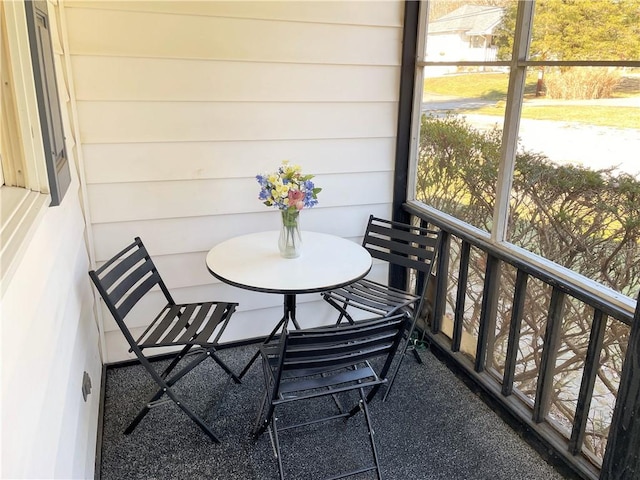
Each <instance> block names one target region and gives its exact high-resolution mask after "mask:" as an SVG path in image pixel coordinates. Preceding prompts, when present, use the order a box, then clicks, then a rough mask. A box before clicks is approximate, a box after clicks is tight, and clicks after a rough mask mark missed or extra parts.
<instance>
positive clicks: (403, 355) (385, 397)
mask: <svg viewBox="0 0 640 480" xmlns="http://www.w3.org/2000/svg"><path fill="white" fill-rule="evenodd" d="M408 346H409V342H408V341H407V343H406V344H405V346H404V348H403V349H402V351H401V352H400V354H399V355H398V356H399V358H398V363H397V364H396V366H395V367H394V369H393V373H392V374H391V376H390V377H389V381H388V382H387V389H386V390H385V392H384V395H383V396H382V401H383V402H386V401H387V397H388V396H389V392H391V387H393V382H395V380H396V375H398V371H399V370H400V366H401V365H402V361H403V360H404V357H405V355H406V353H407V347H408Z"/></svg>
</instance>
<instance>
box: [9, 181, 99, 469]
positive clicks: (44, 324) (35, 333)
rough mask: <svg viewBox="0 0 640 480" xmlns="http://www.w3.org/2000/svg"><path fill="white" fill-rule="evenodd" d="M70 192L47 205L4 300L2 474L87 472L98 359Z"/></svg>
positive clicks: (76, 208) (79, 225)
mask: <svg viewBox="0 0 640 480" xmlns="http://www.w3.org/2000/svg"><path fill="white" fill-rule="evenodd" d="M77 191H78V183H77V182H74V183H73V184H72V185H71V187H70V191H69V192H68V193H67V195H66V197H65V198H64V200H63V202H62V204H61V205H60V206H58V207H55V208H50V209H49V210H48V211H47V213H46V215H45V217H44V219H43V221H42V223H41V224H40V225H39V226H38V229H37V231H36V233H35V235H34V237H33V238H32V240H31V242H30V243H29V246H28V247H27V251H26V253H25V256H24V257H23V259H22V262H21V263H20V265H19V266H18V268H17V270H16V273H15V274H14V276H13V277H12V279H11V283H10V284H9V286H8V288H7V291H6V292H5V294H4V296H3V297H2V301H1V307H0V308H1V311H2V315H1V318H2V460H1V462H2V466H1V470H0V476H1V477H2V478H42V479H44V478H90V477H92V476H93V470H94V461H95V446H96V430H97V422H98V403H99V397H100V394H99V392H100V377H101V361H100V354H99V350H98V340H99V339H98V330H97V328H96V325H95V320H94V315H93V310H92V309H93V296H92V292H91V289H90V287H89V283H88V282H87V271H88V267H89V261H88V256H87V252H86V247H85V243H84V220H83V218H82V213H81V211H80V204H79V200H78V193H77ZM85 370H86V371H87V372H88V373H89V375H90V378H91V382H92V385H93V389H92V393H91V394H90V395H89V397H88V399H87V402H84V401H83V398H82V378H83V372H84V371H85Z"/></svg>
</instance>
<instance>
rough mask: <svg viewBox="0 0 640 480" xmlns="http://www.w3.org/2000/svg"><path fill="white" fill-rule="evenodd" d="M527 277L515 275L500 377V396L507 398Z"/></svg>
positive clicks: (514, 368) (510, 387)
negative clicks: (506, 341) (502, 373)
mask: <svg viewBox="0 0 640 480" xmlns="http://www.w3.org/2000/svg"><path fill="white" fill-rule="evenodd" d="M528 281H529V275H528V274H527V273H525V272H524V271H522V270H518V273H517V274H516V286H515V291H514V293H513V307H512V309H511V321H510V324H509V340H508V343H507V357H506V358H505V361H504V375H503V377H502V394H503V395H504V396H509V395H511V394H512V393H513V379H514V376H515V372H516V362H517V360H518V344H519V343H520V329H521V328H522V315H523V314H524V302H525V299H526V296H527V282H528Z"/></svg>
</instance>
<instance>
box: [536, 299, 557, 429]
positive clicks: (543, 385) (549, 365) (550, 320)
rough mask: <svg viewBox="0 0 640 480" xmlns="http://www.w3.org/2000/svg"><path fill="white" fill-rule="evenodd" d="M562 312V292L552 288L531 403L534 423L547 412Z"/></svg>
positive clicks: (538, 421)
mask: <svg viewBox="0 0 640 480" xmlns="http://www.w3.org/2000/svg"><path fill="white" fill-rule="evenodd" d="M563 313H564V293H563V292H561V291H560V290H558V289H557V288H554V289H553V292H552V293H551V301H550V302H549V314H548V316H547V328H546V330H545V333H544V344H543V346H542V357H541V359H540V368H539V369H538V385H537V387H536V399H535V403H534V405H533V421H534V422H536V423H540V422H542V421H544V419H545V417H546V416H547V413H549V405H550V403H551V394H552V392H553V379H554V378H553V377H554V374H555V370H556V359H557V357H558V348H559V347H560V340H561V335H562V317H563Z"/></svg>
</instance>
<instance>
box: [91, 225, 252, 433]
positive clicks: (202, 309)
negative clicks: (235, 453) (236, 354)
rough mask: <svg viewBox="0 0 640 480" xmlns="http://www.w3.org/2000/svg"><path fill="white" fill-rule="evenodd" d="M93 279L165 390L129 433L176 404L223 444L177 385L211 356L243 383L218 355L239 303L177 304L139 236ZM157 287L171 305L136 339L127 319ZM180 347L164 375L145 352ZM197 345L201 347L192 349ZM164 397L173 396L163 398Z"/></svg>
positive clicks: (142, 360)
mask: <svg viewBox="0 0 640 480" xmlns="http://www.w3.org/2000/svg"><path fill="white" fill-rule="evenodd" d="M89 276H90V277H91V280H92V281H93V283H94V285H95V286H96V289H97V290H98V292H99V293H100V296H101V297H102V299H103V300H104V302H105V304H106V305H107V308H108V309H109V311H110V312H111V315H112V316H113V318H114V320H115V321H116V323H117V324H118V327H119V328H120V330H121V332H122V334H123V335H124V337H125V339H126V340H127V342H128V343H129V346H130V349H129V351H130V352H133V353H135V355H136V357H137V358H138V360H139V361H140V363H141V365H142V366H143V367H144V368H145V370H147V372H148V373H149V375H151V377H152V378H153V380H154V381H155V383H156V384H157V385H158V387H159V388H158V390H157V391H156V392H155V393H154V394H153V395H151V397H150V398H149V400H147V402H146V403H145V405H144V406H143V407H142V409H141V410H140V412H139V413H138V415H137V416H136V417H135V418H134V419H133V421H132V422H131V423H130V424H129V426H128V427H127V428H126V429H125V431H124V433H125V434H130V433H131V432H133V430H134V429H135V428H136V426H137V425H138V424H139V423H140V421H141V420H142V419H143V418H144V417H145V416H146V414H147V413H149V411H150V410H151V409H152V408H154V407H157V406H160V405H164V404H166V403H170V402H171V401H173V402H174V403H175V404H176V405H177V406H178V407H179V408H180V409H181V410H182V411H183V412H184V413H185V414H186V415H187V416H188V417H189V418H191V420H193V421H194V422H195V423H196V425H198V427H200V429H201V430H202V431H203V432H204V433H205V434H206V435H207V436H208V437H209V438H210V439H211V440H212V441H213V442H215V443H220V440H219V439H218V437H217V436H216V435H215V434H214V433H213V431H212V430H211V428H209V426H208V425H207V424H206V423H205V422H204V420H203V419H202V418H200V416H198V415H197V414H196V413H195V412H194V411H193V410H192V409H191V407H189V406H188V405H187V404H186V403H185V402H184V401H182V399H181V398H180V397H179V396H178V395H177V394H176V393H175V391H174V389H173V388H172V387H173V386H174V385H175V384H176V382H178V381H179V380H180V379H182V378H183V377H184V376H185V375H186V374H188V373H189V372H191V370H193V369H194V368H195V367H196V366H197V365H199V364H200V363H201V362H202V361H203V360H205V359H206V358H211V359H213V360H214V361H215V362H216V363H217V364H218V365H219V366H220V367H221V368H222V369H223V370H224V371H225V372H226V374H227V375H229V377H230V378H231V379H233V381H234V382H236V383H240V379H239V378H238V376H237V375H235V373H233V371H232V370H231V369H230V368H229V367H228V366H227V365H226V364H225V363H224V362H223V361H222V360H221V359H220V358H219V357H218V355H217V353H216V352H217V350H218V348H219V345H220V344H219V340H220V337H221V336H222V333H223V332H224V330H225V328H226V327H227V324H228V323H229V320H230V319H231V316H232V315H233V312H234V311H235V309H236V307H237V305H238V304H237V303H231V302H216V301H210V302H201V303H186V304H176V302H175V301H174V300H173V297H172V296H171V294H170V293H169V290H168V289H167V286H166V285H165V283H164V281H163V280H162V278H161V277H160V274H159V273H158V270H157V269H156V267H155V265H154V263H153V260H152V259H151V257H150V256H149V253H148V252H147V249H146V248H145V246H144V245H143V243H142V240H140V238H139V237H136V238H135V241H134V242H133V243H132V244H130V245H129V246H127V247H125V248H124V249H123V250H121V251H120V252H119V253H117V254H116V255H115V256H113V257H112V258H111V259H110V260H108V261H107V262H106V263H105V264H104V265H102V266H101V267H100V268H98V269H96V270H91V271H90V272H89ZM155 286H158V287H159V288H160V290H161V291H162V293H163V294H164V296H165V298H166V301H167V304H166V305H165V307H164V308H163V309H162V310H161V311H160V313H158V315H157V316H156V317H155V319H154V320H153V321H152V322H151V324H150V325H149V326H148V327H147V328H146V329H145V331H144V332H143V333H142V335H140V337H139V338H138V339H135V338H134V337H133V335H132V334H131V331H130V330H129V327H128V326H127V324H126V322H125V317H126V316H127V314H129V312H131V310H132V309H133V307H134V306H135V305H136V304H137V303H138V302H139V301H140V300H141V299H142V298H143V297H144V296H145V295H146V294H147V293H148V292H149V291H150V290H151V289H152V288H153V287H155ZM176 346H181V347H183V348H182V349H181V350H180V351H178V352H177V353H176V355H175V356H174V357H173V359H172V360H171V362H170V363H169V365H168V366H167V368H166V369H165V370H164V371H163V372H162V373H158V372H157V371H156V369H155V368H154V367H153V365H152V364H151V362H150V361H149V359H148V358H147V357H146V356H145V355H144V354H143V350H145V349H148V348H156V347H176ZM193 347H196V348H195V349H194V350H193V351H191V349H192V348H193ZM187 354H189V355H190V356H191V355H193V356H194V358H193V359H192V360H190V361H189V362H188V363H187V364H186V365H185V366H184V367H182V368H181V369H179V370H178V371H176V372H174V373H173V375H171V376H170V373H171V372H172V371H173V370H174V368H175V367H176V366H177V365H178V363H179V362H180V360H182V359H183V358H184V357H185V356H186V355H187ZM164 396H166V397H167V398H164V399H163V398H162V397H164Z"/></svg>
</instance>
